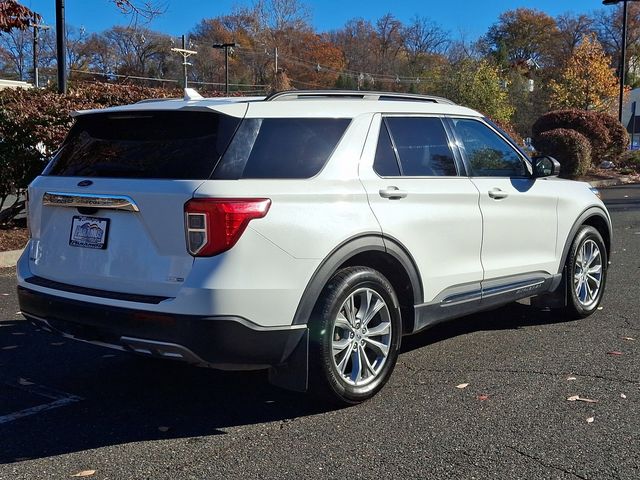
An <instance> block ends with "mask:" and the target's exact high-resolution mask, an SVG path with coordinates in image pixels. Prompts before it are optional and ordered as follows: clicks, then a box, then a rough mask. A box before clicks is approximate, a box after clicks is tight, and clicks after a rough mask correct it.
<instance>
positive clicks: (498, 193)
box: [489, 188, 509, 200]
mask: <svg viewBox="0 0 640 480" xmlns="http://www.w3.org/2000/svg"><path fill="white" fill-rule="evenodd" d="M489 196H490V197H491V198H493V199H494V200H502V199H503V198H507V197H508V196H509V194H508V193H507V192H505V191H503V190H500V189H499V188H492V189H491V190H489Z"/></svg>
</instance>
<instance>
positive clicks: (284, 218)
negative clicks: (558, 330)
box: [17, 91, 611, 403]
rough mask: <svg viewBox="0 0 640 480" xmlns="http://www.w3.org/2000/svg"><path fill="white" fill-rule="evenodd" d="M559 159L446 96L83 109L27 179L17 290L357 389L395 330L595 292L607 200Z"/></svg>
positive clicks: (151, 349)
mask: <svg viewBox="0 0 640 480" xmlns="http://www.w3.org/2000/svg"><path fill="white" fill-rule="evenodd" d="M558 170H559V164H558V162H556V161H555V160H554V159H552V158H550V157H542V158H538V159H535V160H534V161H531V160H530V159H529V158H527V156H526V154H525V153H524V152H523V151H522V150H520V149H519V148H518V147H517V146H516V144H515V143H514V142H513V141H511V140H510V139H509V138H508V136H507V135H505V134H504V133H503V132H502V131H501V130H500V129H499V128H497V127H496V126H495V125H493V124H492V123H491V122H490V121H489V120H487V119H486V118H484V117H483V116H482V115H481V114H479V113H477V112H475V111H473V110H470V109H468V108H464V107H461V106H457V105H454V104H452V103H451V102H450V101H448V100H445V99H442V98H437V97H427V96H417V95H403V94H393V93H373V92H331V91H326V92H325V91H308V92H306V91H295V92H285V93H279V94H275V95H272V96H270V97H268V98H223V99H203V98H202V97H197V96H192V97H190V96H189V95H188V94H187V96H186V97H185V99H184V100H168V101H146V102H141V103H138V104H135V105H129V106H125V107H117V108H109V109H106V110H100V111H87V112H79V113H78V114H77V118H76V122H75V125H74V126H73V128H72V130H71V132H70V133H69V135H68V137H67V139H66V140H65V141H64V143H63V145H62V147H61V148H60V150H59V151H58V152H57V154H56V155H55V156H54V158H53V159H52V161H51V162H50V164H49V165H48V166H47V168H46V170H45V171H44V172H43V174H42V175H41V176H39V177H38V178H36V179H35V180H34V181H33V183H32V184H31V186H30V187H29V220H30V227H31V235H32V238H31V240H30V242H29V245H28V248H27V249H26V250H25V253H24V254H23V255H22V257H21V258H20V260H19V263H18V268H17V270H18V284H19V286H18V293H19V299H20V308H21V310H22V312H23V314H24V316H25V317H26V318H27V319H29V320H31V321H33V322H35V323H37V324H39V325H41V326H42V327H43V328H45V329H47V330H50V331H53V332H57V333H61V334H62V335H64V336H66V337H69V338H74V339H78V340H83V341H88V342H91V343H94V344H98V345H103V346H106V347H111V348H116V349H120V350H125V351H131V352H136V353H139V354H145V355H150V356H156V357H161V358H171V359H180V360H184V361H187V362H191V363H193V364H197V365H203V366H210V367H214V368H221V369H269V375H270V379H271V381H272V382H273V383H274V384H276V385H280V386H283V387H286V388H290V389H294V390H307V389H311V390H312V391H315V392H317V393H320V394H324V395H326V396H329V397H331V398H333V399H336V400H338V401H341V402H345V403H356V402H359V401H362V400H365V399H367V398H369V397H371V396H372V395H374V394H375V393H376V392H377V391H378V390H380V388H382V386H383V385H384V383H385V382H386V381H387V379H388V378H389V376H390V375H391V372H392V370H393V368H394V365H395V363H396V359H397V355H398V350H399V348H400V341H401V337H402V336H403V335H407V334H412V333H415V332H418V331H420V330H423V329H425V328H427V327H429V326H432V325H434V324H435V323H437V322H440V321H442V320H445V319H450V318H454V317H459V316H462V315H466V314H469V313H472V312H477V311H480V310H485V309H490V308H494V307H497V306H499V305H504V304H506V303H509V302H513V301H516V300H519V299H524V298H530V297H534V298H533V299H532V303H534V304H536V305H539V306H547V307H558V308H560V309H562V312H563V314H564V315H572V316H575V317H584V316H587V315H589V314H591V313H592V312H593V311H594V310H595V309H596V308H597V306H598V304H599V303H600V300H601V298H602V294H603V290H604V285H605V278H606V271H607V266H608V261H607V259H608V256H609V252H610V248H611V222H610V217H609V214H608V213H607V210H606V209H605V207H604V205H603V203H602V202H601V201H600V199H599V198H598V196H597V192H595V191H593V190H592V189H590V188H589V185H587V184H585V183H578V182H571V181H567V180H562V179H559V178H557V174H558Z"/></svg>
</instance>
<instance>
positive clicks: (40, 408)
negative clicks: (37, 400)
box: [0, 397, 81, 425]
mask: <svg viewBox="0 0 640 480" xmlns="http://www.w3.org/2000/svg"><path fill="white" fill-rule="evenodd" d="M80 400H81V399H80V398H79V397H66V398H61V399H60V400H55V401H53V402H50V403H45V404H43V405H36V406H35V407H31V408H25V409H24V410H19V411H17V412H13V413H10V414H9V415H4V416H2V417H0V425H1V424H3V423H9V422H13V421H14V420H18V419H20V418H23V417H28V416H29V415H35V414H36V413H40V412H46V411H47V410H52V409H54V408H58V407H64V406H65V405H69V404H70V403H74V402H78V401H80Z"/></svg>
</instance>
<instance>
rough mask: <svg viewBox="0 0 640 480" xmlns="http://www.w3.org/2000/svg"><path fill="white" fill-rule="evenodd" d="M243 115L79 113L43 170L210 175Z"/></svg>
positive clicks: (130, 175) (124, 175) (49, 172)
mask: <svg viewBox="0 0 640 480" xmlns="http://www.w3.org/2000/svg"><path fill="white" fill-rule="evenodd" d="M239 122H240V119H238V118H234V117H229V116H226V115H221V114H218V113H213V112H211V113H209V112H167V111H165V112H135V113H133V112H132V113H118V114H115V113H110V114H107V113H97V114H88V115H85V116H80V117H79V118H78V121H77V122H76V124H75V125H74V126H73V128H72V129H71V132H70V133H69V135H68V137H67V139H66V140H65V142H64V144H63V145H62V148H61V149H60V150H59V151H58V153H57V154H56V156H55V157H54V159H53V161H52V162H51V163H50V165H49V166H48V167H47V169H46V170H45V172H44V173H45V175H60V176H75V177H78V176H82V177H115V178H172V179H197V180H200V179H206V178H209V176H210V175H211V172H212V171H213V168H214V167H215V165H216V163H217V162H218V160H219V159H220V157H221V155H222V154H223V153H224V150H225V149H226V147H227V145H228V143H229V141H230V140H231V137H232V136H233V132H234V131H235V130H236V128H237V126H238V123H239Z"/></svg>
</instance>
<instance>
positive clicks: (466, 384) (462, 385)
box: [456, 383, 469, 389]
mask: <svg viewBox="0 0 640 480" xmlns="http://www.w3.org/2000/svg"><path fill="white" fill-rule="evenodd" d="M468 386H469V384H468V383H461V384H460V385H456V388H460V389H462V388H467V387H468Z"/></svg>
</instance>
